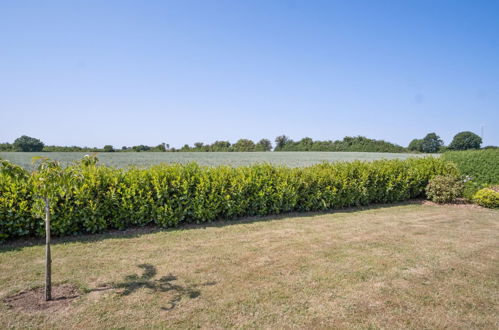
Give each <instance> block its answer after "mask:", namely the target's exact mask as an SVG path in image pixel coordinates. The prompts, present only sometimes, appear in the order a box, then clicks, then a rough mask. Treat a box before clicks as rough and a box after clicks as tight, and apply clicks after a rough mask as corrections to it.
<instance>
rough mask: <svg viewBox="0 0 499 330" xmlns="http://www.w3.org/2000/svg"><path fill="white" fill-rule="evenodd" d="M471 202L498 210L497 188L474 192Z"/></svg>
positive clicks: (498, 189)
mask: <svg viewBox="0 0 499 330" xmlns="http://www.w3.org/2000/svg"><path fill="white" fill-rule="evenodd" d="M473 201H474V202H475V203H477V204H478V205H481V206H484V207H488V208H496V209H497V208H499V186H495V187H489V188H483V189H480V190H479V191H477V192H476V194H475V195H474V196H473Z"/></svg>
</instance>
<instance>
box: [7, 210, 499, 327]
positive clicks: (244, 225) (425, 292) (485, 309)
mask: <svg viewBox="0 0 499 330" xmlns="http://www.w3.org/2000/svg"><path fill="white" fill-rule="evenodd" d="M498 247H499V211H497V210H495V211H494V210H487V209H476V208H457V207H452V206H434V205H417V204H405V205H398V206H386V207H379V208H371V209H366V210H357V211H347V212H342V211H339V212H334V213H330V214H319V215H301V216H299V217H280V218H267V219H266V220H265V221H253V222H251V221H241V222H235V223H233V224H232V225H228V224H227V223H226V224H225V225H220V224H216V225H214V226H208V227H192V228H184V229H177V230H169V231H151V232H148V231H147V230H138V231H129V232H125V233H114V234H107V235H99V236H93V237H84V238H78V239H67V240H60V241H59V243H58V244H56V245H55V246H54V247H53V258H54V264H53V271H54V281H55V282H57V283H61V282H69V283H71V284H75V285H77V286H79V287H81V288H82V290H83V291H84V292H86V293H85V294H83V295H82V296H81V297H79V298H77V299H75V300H74V301H73V302H72V303H71V304H70V305H69V306H68V307H67V308H65V309H64V310H60V311H58V312H57V313H47V312H43V311H41V312H37V313H28V312H22V311H18V310H15V309H10V308H8V306H7V305H6V304H2V303H0V328H27V327H35V328H65V329H68V328H144V327H147V328H151V327H154V328H158V327H163V328H196V327H203V328H227V327H245V328H326V327H335V328H367V327H371V328H466V329H469V328H488V329H490V328H497V326H498V324H499V316H498V315H499V297H498V292H499V290H498V289H499V288H498V286H499V285H498V280H499V278H498V274H499V262H498V257H499V252H498ZM43 269H44V268H43V246H42V245H36V244H35V245H33V246H29V245H28V244H24V243H23V244H19V243H17V244H11V245H4V246H3V247H1V248H0V298H5V297H7V296H9V295H12V294H14V293H16V292H19V291H22V290H26V289H27V288H29V287H32V286H39V285H42V284H43Z"/></svg>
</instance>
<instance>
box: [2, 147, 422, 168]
mask: <svg viewBox="0 0 499 330" xmlns="http://www.w3.org/2000/svg"><path fill="white" fill-rule="evenodd" d="M86 154H87V153H85V152H1V153H0V158H3V159H7V160H10V161H12V162H14V163H16V164H19V165H21V166H23V167H25V168H29V167H30V166H31V158H32V157H34V156H45V157H48V158H51V159H54V160H58V161H60V162H61V163H63V164H67V163H71V162H73V161H75V160H79V159H81V158H82V157H83V156H85V155H86ZM424 156H428V154H405V153H377V152H310V151H307V152H117V153H111V152H110V153H99V154H98V156H97V157H98V158H99V162H100V163H101V164H105V165H109V166H115V167H127V166H132V165H134V166H140V167H144V166H150V165H155V164H160V163H180V164H186V163H191V162H196V163H198V164H200V165H206V166H217V165H231V166H244V165H250V164H256V163H271V164H274V165H285V166H290V167H304V166H310V165H313V164H317V163H321V162H334V161H354V160H363V161H372V160H377V159H406V158H409V157H424Z"/></svg>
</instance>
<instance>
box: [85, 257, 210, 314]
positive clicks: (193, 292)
mask: <svg viewBox="0 0 499 330" xmlns="http://www.w3.org/2000/svg"><path fill="white" fill-rule="evenodd" d="M138 267H139V268H141V269H143V272H142V275H137V274H131V275H127V276H125V277H124V279H123V281H121V282H113V283H109V284H107V285H105V287H107V288H109V289H111V288H113V289H118V290H120V291H119V292H118V295H120V296H128V295H131V294H133V293H134V292H135V291H137V290H139V289H142V288H145V289H148V290H150V291H151V292H153V293H156V292H171V293H172V294H173V297H172V298H171V299H170V300H169V301H168V306H167V307H161V309H162V310H165V311H169V310H172V309H174V308H175V306H176V305H177V303H178V302H180V301H181V300H182V299H183V298H189V299H195V298H197V297H199V296H200V295H201V291H200V290H199V289H198V287H200V286H211V285H215V284H216V282H205V283H202V284H196V285H187V286H182V285H179V284H175V283H173V282H175V281H177V279H178V278H177V276H175V275H173V274H168V275H166V276H162V277H160V278H159V279H155V277H156V275H157V270H156V267H154V266H153V265H150V264H140V265H138ZM100 290H102V288H96V289H94V290H91V291H100Z"/></svg>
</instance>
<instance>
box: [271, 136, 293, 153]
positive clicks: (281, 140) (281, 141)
mask: <svg viewBox="0 0 499 330" xmlns="http://www.w3.org/2000/svg"><path fill="white" fill-rule="evenodd" d="M289 142H291V140H290V138H289V137H287V136H286V135H280V136H278V137H276V138H275V143H276V145H275V151H279V150H282V149H284V148H285V147H286V144H288V143H289Z"/></svg>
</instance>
